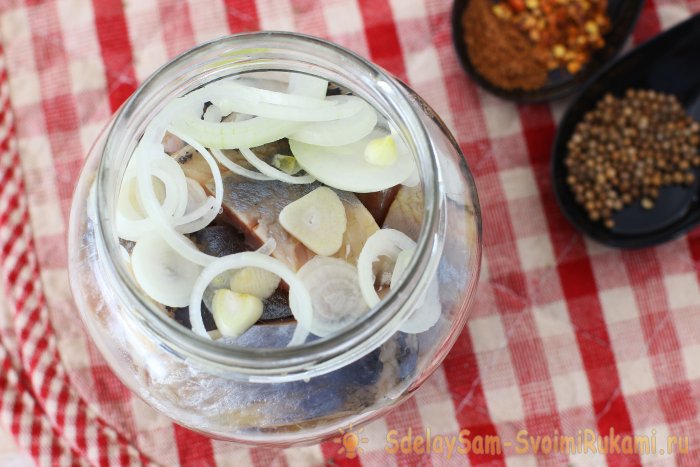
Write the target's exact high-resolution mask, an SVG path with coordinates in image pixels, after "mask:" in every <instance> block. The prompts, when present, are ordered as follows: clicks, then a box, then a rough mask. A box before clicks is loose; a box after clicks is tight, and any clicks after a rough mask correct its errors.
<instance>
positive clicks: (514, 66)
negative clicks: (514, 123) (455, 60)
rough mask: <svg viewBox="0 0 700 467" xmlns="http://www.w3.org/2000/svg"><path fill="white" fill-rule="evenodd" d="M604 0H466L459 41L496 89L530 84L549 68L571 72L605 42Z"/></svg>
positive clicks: (607, 22) (536, 82)
mask: <svg viewBox="0 0 700 467" xmlns="http://www.w3.org/2000/svg"><path fill="white" fill-rule="evenodd" d="M606 10H607V0H504V1H498V2H496V3H494V2H492V1H491V0H472V1H470V2H469V4H468V6H467V8H466V9H465V11H464V14H463V17H462V23H463V27H464V30H465V37H464V41H465V43H466V45H467V52H468V54H469V57H470V60H471V61H472V63H473V64H474V66H475V67H476V69H477V70H478V71H479V73H480V74H481V75H482V76H483V77H484V78H486V79H487V80H488V81H490V82H491V83H492V84H493V85H495V86H497V87H499V88H502V89H508V90H511V89H523V90H534V89H537V88H540V87H542V86H543V85H544V84H545V83H546V81H547V75H548V73H549V71H552V70H556V69H563V70H566V71H568V72H569V73H571V74H576V73H578V72H579V71H581V69H582V68H583V66H584V65H585V64H586V63H587V62H588V61H589V60H590V58H591V54H592V53H593V52H594V51H595V50H596V49H599V48H601V47H603V46H604V45H605V39H604V36H605V34H606V33H607V32H608V31H609V30H610V19H609V18H608V16H607V13H606Z"/></svg>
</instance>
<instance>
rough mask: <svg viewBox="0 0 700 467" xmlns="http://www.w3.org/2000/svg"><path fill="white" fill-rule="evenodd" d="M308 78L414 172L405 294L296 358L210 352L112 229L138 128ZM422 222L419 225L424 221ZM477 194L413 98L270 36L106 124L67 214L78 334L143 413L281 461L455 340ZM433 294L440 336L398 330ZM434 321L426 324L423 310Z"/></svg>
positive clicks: (304, 45)
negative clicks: (216, 89) (404, 148)
mask: <svg viewBox="0 0 700 467" xmlns="http://www.w3.org/2000/svg"><path fill="white" fill-rule="evenodd" d="M257 71H288V72H302V73H307V74H312V75H316V76H320V77H322V78H324V79H326V80H328V81H330V82H333V83H336V84H338V85H340V86H343V87H345V88H347V89H349V90H351V91H352V92H353V93H354V94H356V95H358V96H360V97H362V98H364V99H365V100H367V101H368V102H369V103H370V104H372V105H373V106H374V107H375V109H377V110H378V111H379V112H380V113H382V114H384V116H385V117H387V118H388V119H390V120H391V121H393V122H395V123H396V124H397V128H399V130H400V131H401V132H402V133H403V135H402V136H403V137H404V138H405V140H406V142H407V143H408V146H409V148H410V150H411V151H412V152H413V154H414V157H415V159H416V161H417V165H418V168H419V172H420V175H421V179H422V187H423V193H422V198H423V203H424V206H423V216H422V217H423V220H422V228H421V232H420V236H419V238H418V241H417V245H418V246H417V250H416V254H414V255H413V259H412V260H411V263H410V265H409V266H408V273H407V274H406V275H405V276H404V277H405V279H404V281H403V284H402V285H401V286H400V287H398V289H397V290H395V291H392V292H391V293H390V294H389V295H388V296H387V298H386V299H385V300H383V301H382V302H381V303H380V304H379V305H378V306H377V307H375V308H374V309H372V310H370V312H369V313H368V314H367V315H366V316H365V317H364V318H363V319H362V320H361V321H359V322H357V323H354V324H352V325H349V326H348V327H347V328H346V329H344V330H342V331H340V332H338V333H336V334H334V335H331V336H329V337H325V338H323V339H318V340H315V341H312V342H308V343H305V344H304V345H301V346H295V347H289V348H251V347H242V346H231V345H224V344H222V343H220V342H217V341H211V340H206V339H203V338H201V337H199V336H197V335H195V334H194V333H193V332H191V331H190V330H189V329H186V328H185V327H183V326H181V325H180V324H179V323H177V322H176V321H175V320H173V319H172V318H170V317H168V316H167V315H166V314H165V313H163V312H162V311H161V310H160V309H159V308H158V307H157V306H156V304H155V303H153V302H152V301H151V300H150V299H149V298H148V297H147V296H145V295H144V294H143V292H142V291H141V290H140V288H139V287H138V286H137V284H136V283H135V281H134V279H133V277H132V275H131V273H130V271H129V265H128V254H126V253H125V250H124V249H123V248H122V247H121V246H120V243H119V239H118V238H117V235H116V229H115V213H116V204H117V195H118V191H119V187H120V183H121V180H122V177H123V175H124V172H125V169H126V166H127V163H128V160H129V157H130V155H131V154H132V152H133V150H134V147H135V146H136V144H137V142H138V140H139V138H140V137H141V135H142V134H143V132H144V129H145V126H146V124H147V123H148V122H149V121H150V120H151V119H152V118H153V117H154V116H155V115H156V114H157V113H158V112H159V111H160V110H161V109H162V108H163V107H164V105H165V104H166V103H167V102H169V101H170V100H172V99H174V98H175V97H178V96H181V95H184V94H186V93H187V92H189V91H191V90H193V89H196V88H198V87H200V86H202V85H203V84H206V83H208V82H211V81H212V80H216V79H219V78H221V77H224V76H231V75H236V74H240V73H248V72H257ZM419 211H420V210H419ZM480 259H481V223H480V213H479V204H478V199H477V195H476V190H475V185H474V181H473V178H472V175H471V173H470V172H469V169H468V168H467V166H466V164H465V161H464V158H463V156H462V154H461V152H460V149H459V146H458V145H457V143H456V142H455V140H454V138H453V137H452V136H451V135H450V133H449V131H448V130H447V128H446V127H445V125H444V123H443V122H442V121H441V120H440V118H439V117H438V116H437V115H436V114H435V113H434V112H433V111H432V109H430V107H428V105H427V104H426V103H425V102H424V101H423V100H421V99H420V97H418V96H417V95H416V94H415V93H414V92H413V91H411V90H410V89H409V88H408V87H407V86H405V85H404V84H402V83H401V82H399V81H398V80H396V79H395V78H393V77H392V76H390V75H388V74H387V73H386V72H385V71H383V70H382V69H380V68H379V67H377V66H376V65H373V64H372V63H369V62H368V61H366V60H365V59H363V58H361V57H359V56H357V55H355V54H354V53H352V52H350V51H349V50H346V49H344V48H342V47H339V46H337V45H335V44H332V43H329V42H326V41H323V40H321V39H317V38H313V37H309V36H304V35H299V34H292V33H278V32H273V33H269V32H261V33H254V34H243V35H236V36H231V37H226V38H222V39H219V40H216V41H213V42H209V43H206V44H204V45H201V46H199V47H196V48H194V49H192V50H190V51H189V52H187V53H185V54H183V55H181V56H179V57H177V58H176V59H174V60H173V61H172V62H170V63H168V64H167V65H165V66H163V67H162V68H160V69H159V70H158V71H156V72H155V73H154V74H153V76H151V77H150V78H149V79H148V80H147V81H145V82H144V83H143V84H142V85H141V87H140V88H139V89H138V90H137V91H136V92H135V93H134V95H133V96H131V98H130V99H129V100H128V101H127V102H126V103H125V104H124V105H123V106H122V107H121V108H120V110H119V111H118V112H117V113H116V115H114V117H113V118H112V120H111V122H110V123H109V124H108V125H107V127H106V128H105V130H104V131H103V132H102V133H101V134H100V136H99V137H98V139H97V141H96V142H95V144H94V146H93V147H92V149H91V151H90V154H89V156H88V158H87V160H86V162H85V166H84V168H83V171H82V175H81V177H80V181H79V184H78V186H77V189H76V193H75V197H74V200H73V205H72V211H71V221H70V233H69V265H70V276H71V277H70V278H71V286H72V289H73V294H74V297H75V300H76V303H77V305H78V309H79V310H80V314H81V317H82V320H83V321H84V324H85V326H86V327H87V329H88V332H89V334H90V335H91V337H92V339H93V340H94V342H95V344H96V345H97V347H98V348H99V350H100V351H101V353H102V355H103V356H104V358H105V359H106V361H107V362H108V364H109V365H110V367H111V368H112V370H113V371H114V372H115V373H116V374H117V376H118V377H119V378H120V379H121V380H122V381H123V382H124V383H125V384H126V385H127V386H128V387H129V388H130V389H131V390H132V391H133V392H134V393H136V394H137V395H138V396H140V397H141V398H142V399H143V400H144V401H146V402H147V403H148V404H149V405H150V406H152V407H153V408H155V409H156V410H159V411H160V412H162V413H163V414H165V415H167V416H168V417H170V418H172V419H173V420H174V421H176V422H177V423H179V424H181V425H184V426H186V427H188V428H191V429H193V430H196V431H199V432H201V433H204V434H207V435H210V436H212V437H216V438H220V439H225V440H231V441H238V442H244V443H253V444H258V443H259V444H262V443H264V444H266V445H270V444H274V445H279V446H288V445H291V444H296V443H303V442H313V441H318V440H319V439H321V438H323V437H327V436H331V435H334V434H337V433H338V430H339V429H341V428H346V427H348V426H349V425H352V426H354V427H357V426H358V425H360V424H362V423H365V422H367V421H369V420H371V419H373V418H376V417H379V416H381V415H382V414H384V413H386V412H387V411H388V410H389V409H391V408H392V407H395V406H396V405H398V404H399V403H401V402H402V401H404V400H405V399H406V398H407V397H409V396H410V395H411V394H412V393H413V392H414V391H415V390H416V389H417V388H418V387H419V386H420V385H421V384H422V383H423V382H424V381H425V380H426V378H428V377H429V376H430V375H431V374H432V373H433V372H434V371H435V369H436V368H437V367H438V366H439V365H440V363H441V361H442V360H443V359H444V357H445V356H446V354H447V352H448V351H449V350H450V348H451V347H452V345H453V344H454V342H455V339H456V338H457V337H458V336H459V334H460V332H461V331H462V329H463V327H464V325H465V323H466V320H467V316H468V311H469V306H470V303H471V299H472V296H473V294H474V290H475V286H476V283H477V280H478V275H479V266H480ZM432 283H437V284H438V287H439V301H438V302H434V303H439V304H440V309H439V310H437V309H435V310H432V311H436V312H439V313H440V318H439V320H438V322H437V323H436V324H435V325H434V326H433V327H432V328H430V329H429V330H428V331H426V332H422V333H419V334H406V333H403V332H400V331H399V330H398V328H399V327H400V326H401V324H402V323H403V322H404V321H405V320H406V319H407V318H408V317H409V316H410V315H411V314H412V313H413V312H414V311H416V310H419V311H420V310H423V308H425V303H427V301H426V300H425V296H426V293H427V291H428V286H429V285H431V284H432ZM429 311H430V310H429Z"/></svg>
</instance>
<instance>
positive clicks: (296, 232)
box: [279, 186, 347, 256]
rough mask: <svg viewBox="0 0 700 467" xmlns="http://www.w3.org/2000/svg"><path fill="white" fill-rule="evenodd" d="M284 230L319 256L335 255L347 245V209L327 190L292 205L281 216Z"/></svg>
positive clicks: (300, 199) (321, 190)
mask: <svg viewBox="0 0 700 467" xmlns="http://www.w3.org/2000/svg"><path fill="white" fill-rule="evenodd" d="M279 221H280V224H281V225H282V227H283V228H284V229H285V230H286V231H287V232H289V233H290V234H291V235H292V236H294V238H296V239H297V240H299V241H300V242H301V243H303V244H304V246H306V247H307V248H308V249H309V250H311V251H313V252H314V253H316V254H317V255H323V256H331V255H333V254H335V253H336V252H337V251H338V250H339V249H340V246H341V245H342V244H343V234H344V233H345V229H346V228H347V217H346V214H345V207H344V206H343V203H342V202H341V201H340V198H338V195H337V194H336V193H335V192H334V191H333V190H331V189H330V188H327V187H324V186H322V187H319V188H316V189H315V190H314V191H312V192H311V193H309V194H307V195H304V196H302V197H301V198H299V199H298V200H296V201H294V202H292V203H290V204H288V205H287V206H285V207H284V209H282V211H281V212H280V215H279Z"/></svg>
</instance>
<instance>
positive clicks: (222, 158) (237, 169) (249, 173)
mask: <svg viewBox="0 0 700 467" xmlns="http://www.w3.org/2000/svg"><path fill="white" fill-rule="evenodd" d="M211 153H212V155H213V156H214V158H216V160H217V161H219V164H221V165H223V166H224V167H226V168H227V169H229V170H230V171H231V172H233V173H235V174H237V175H240V176H241V177H246V178H250V179H253V180H260V181H269V180H274V178H272V177H268V176H267V175H264V174H261V173H260V172H256V171H254V170H250V169H246V168H245V167H242V166H240V165H238V164H236V163H235V162H233V161H232V160H231V159H229V158H228V157H226V155H225V154H224V153H223V152H221V150H220V149H214V148H212V149H211Z"/></svg>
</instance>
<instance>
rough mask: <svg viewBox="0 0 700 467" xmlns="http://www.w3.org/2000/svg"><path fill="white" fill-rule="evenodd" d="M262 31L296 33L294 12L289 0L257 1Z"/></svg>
mask: <svg viewBox="0 0 700 467" xmlns="http://www.w3.org/2000/svg"><path fill="white" fill-rule="evenodd" d="M256 5H257V7H258V18H260V29H267V30H274V31H294V30H295V27H294V10H293V9H292V5H291V3H290V1H289V0H257V2H256Z"/></svg>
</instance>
